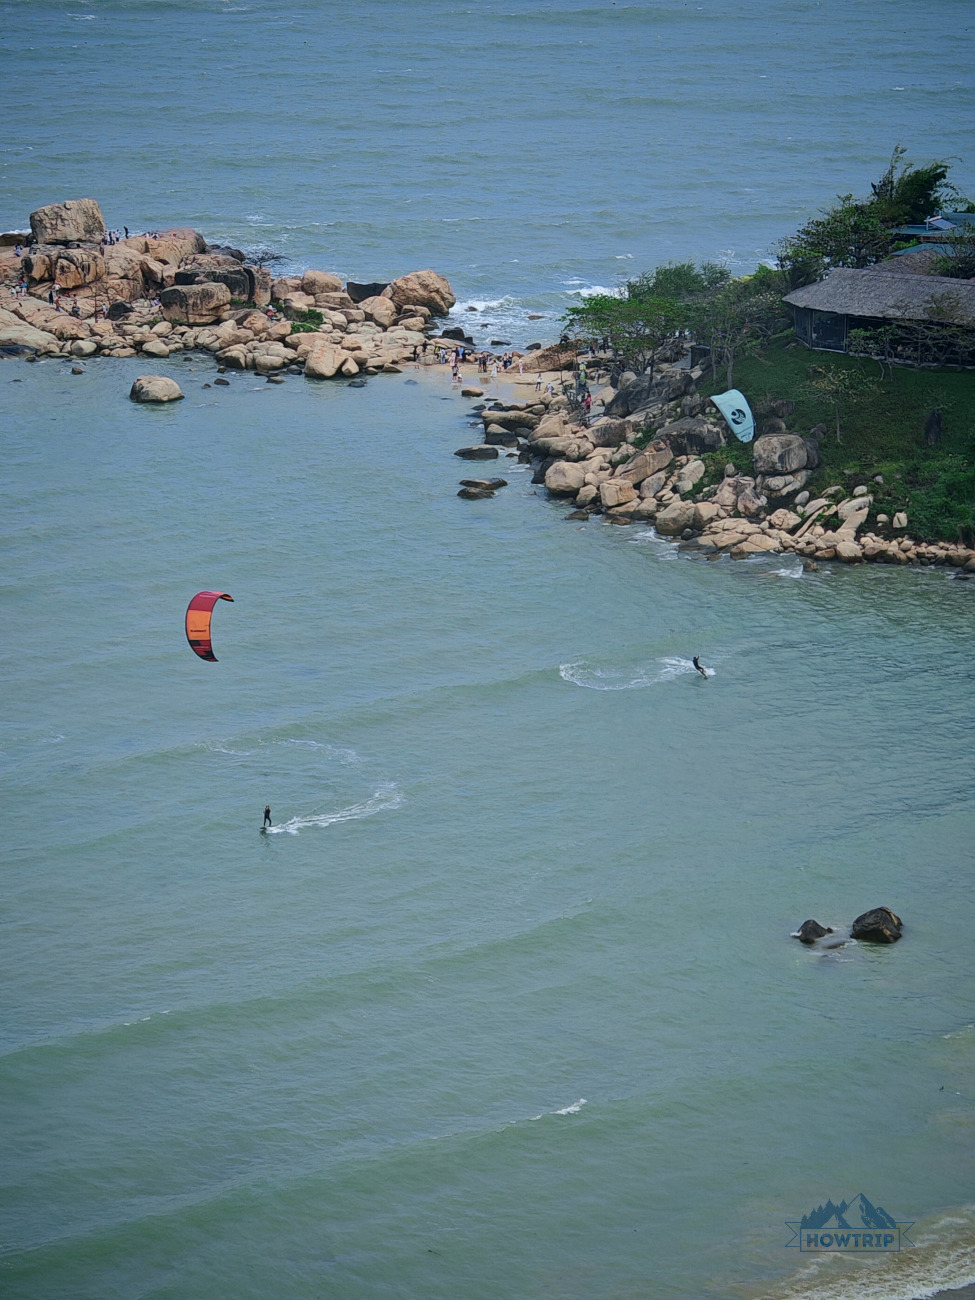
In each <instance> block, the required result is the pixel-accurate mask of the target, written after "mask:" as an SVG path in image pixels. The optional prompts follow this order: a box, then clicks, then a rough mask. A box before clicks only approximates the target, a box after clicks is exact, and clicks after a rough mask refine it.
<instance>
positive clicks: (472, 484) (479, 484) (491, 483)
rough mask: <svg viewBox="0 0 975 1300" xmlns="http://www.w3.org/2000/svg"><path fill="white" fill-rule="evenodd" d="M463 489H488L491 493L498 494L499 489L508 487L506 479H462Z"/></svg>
mask: <svg viewBox="0 0 975 1300" xmlns="http://www.w3.org/2000/svg"><path fill="white" fill-rule="evenodd" d="M460 485H461V487H468V488H486V489H487V490H488V491H489V492H496V491H497V490H498V488H503V487H507V486H508V480H507V479H506V478H462V479H461V480H460Z"/></svg>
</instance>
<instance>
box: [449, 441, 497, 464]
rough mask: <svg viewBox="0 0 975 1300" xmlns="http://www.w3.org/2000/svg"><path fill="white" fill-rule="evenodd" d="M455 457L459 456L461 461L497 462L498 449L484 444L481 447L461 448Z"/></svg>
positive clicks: (455, 453)
mask: <svg viewBox="0 0 975 1300" xmlns="http://www.w3.org/2000/svg"><path fill="white" fill-rule="evenodd" d="M454 455H455V456H459V457H460V458H461V460H497V458H498V449H497V447H487V446H485V445H483V444H482V445H481V446H479V447H459V448H458V449H457V451H455V452H454Z"/></svg>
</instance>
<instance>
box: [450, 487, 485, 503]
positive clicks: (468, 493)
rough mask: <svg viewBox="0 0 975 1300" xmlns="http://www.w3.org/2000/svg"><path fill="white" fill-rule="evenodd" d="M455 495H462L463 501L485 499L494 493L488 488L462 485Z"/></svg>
mask: <svg viewBox="0 0 975 1300" xmlns="http://www.w3.org/2000/svg"><path fill="white" fill-rule="evenodd" d="M457 495H458V496H459V497H463V499H464V500H465V501H486V500H488V498H490V497H493V496H494V493H493V492H492V491H491V489H490V488H479V487H462V488H461V490H460V491H459V492H458V493H457Z"/></svg>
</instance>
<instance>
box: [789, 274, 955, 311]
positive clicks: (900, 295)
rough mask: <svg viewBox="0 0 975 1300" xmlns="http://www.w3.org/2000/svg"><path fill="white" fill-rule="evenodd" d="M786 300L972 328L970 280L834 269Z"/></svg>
mask: <svg viewBox="0 0 975 1300" xmlns="http://www.w3.org/2000/svg"><path fill="white" fill-rule="evenodd" d="M785 301H786V302H787V303H790V304H791V305H792V306H793V307H808V308H810V309H811V310H813V311H829V312H835V313H836V314H837V315H840V316H867V317H877V318H881V319H885V320H940V321H944V322H946V323H947V324H951V325H972V324H975V280H952V279H949V278H948V277H947V276H944V275H909V274H905V273H904V272H899V271H891V270H888V269H886V268H885V269H884V270H880V269H878V268H877V267H868V268H867V269H866V270H862V271H856V270H851V269H847V268H841V267H838V268H837V269H836V270H834V271H830V273H829V275H828V276H827V277H826V279H825V280H820V281H819V282H818V283H817V284H807V285H806V286H805V288H803V289H796V290H795V292H794V293H790V294H788V295H787V297H786V298H785Z"/></svg>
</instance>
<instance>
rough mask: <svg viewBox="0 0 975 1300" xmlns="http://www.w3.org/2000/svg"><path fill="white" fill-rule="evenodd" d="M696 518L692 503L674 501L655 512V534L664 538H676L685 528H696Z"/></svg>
mask: <svg viewBox="0 0 975 1300" xmlns="http://www.w3.org/2000/svg"><path fill="white" fill-rule="evenodd" d="M697 518H698V517H697V513H696V506H695V503H694V502H693V501H674V502H673V503H672V504H671V505H669V506H667V507H666V509H664V510H659V511H658V512H657V518H656V528H657V532H658V533H661V534H663V535H664V536H666V537H678V536H679V535H680V534H681V533H682V532H683V531H684V529H685V528H696V527H697V526H698V524H697Z"/></svg>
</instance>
